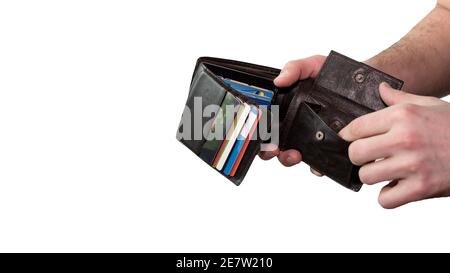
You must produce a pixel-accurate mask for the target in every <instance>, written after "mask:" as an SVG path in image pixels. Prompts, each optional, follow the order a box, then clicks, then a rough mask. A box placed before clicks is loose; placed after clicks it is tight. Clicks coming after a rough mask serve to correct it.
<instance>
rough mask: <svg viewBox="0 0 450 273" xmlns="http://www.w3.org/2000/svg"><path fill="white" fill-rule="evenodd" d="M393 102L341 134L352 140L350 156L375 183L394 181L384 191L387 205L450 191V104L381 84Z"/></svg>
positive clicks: (382, 92) (384, 94)
mask: <svg viewBox="0 0 450 273" xmlns="http://www.w3.org/2000/svg"><path fill="white" fill-rule="evenodd" d="M379 89H380V95H381V98H382V99H383V100H384V102H385V103H386V104H387V105H388V106H389V107H387V108H385V109H383V110H380V111H377V112H373V113H370V114H367V115H364V116H361V117H359V118H357V119H355V120H353V121H352V122H351V123H350V124H349V125H347V126H346V127H345V128H344V129H342V130H341V132H340V133H339V134H340V135H341V137H342V138H344V139H345V140H347V141H351V142H352V143H351V144H350V147H349V150H348V152H349V157H350V160H351V161H352V162H353V163H354V164H355V165H361V166H362V167H361V168H360V170H359V177H360V179H361V181H362V182H363V183H364V184H368V185H372V184H375V183H379V182H382V181H387V180H392V182H390V183H389V184H388V185H386V186H385V187H384V188H383V189H382V190H381V192H380V195H379V198H378V201H379V203H380V205H381V206H382V207H384V208H395V207H398V206H401V205H404V204H406V203H409V202H413V201H418V200H422V199H427V198H432V197H443V196H449V195H450V104H449V103H447V102H445V101H443V100H440V99H437V98H434V97H425V96H417V95H412V94H408V93H406V92H402V91H398V90H395V89H392V88H391V87H390V86H389V85H388V84H386V83H383V84H381V85H380V88H379Z"/></svg>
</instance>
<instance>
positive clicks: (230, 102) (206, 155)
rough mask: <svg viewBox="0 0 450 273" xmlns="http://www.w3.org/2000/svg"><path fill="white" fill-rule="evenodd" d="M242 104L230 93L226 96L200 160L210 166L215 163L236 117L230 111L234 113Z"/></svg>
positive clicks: (201, 151) (203, 147)
mask: <svg viewBox="0 0 450 273" xmlns="http://www.w3.org/2000/svg"><path fill="white" fill-rule="evenodd" d="M241 104H242V102H241V100H239V99H238V98H236V97H235V96H233V95H232V94H231V93H229V92H228V93H227V94H226V95H225V97H224V99H223V101H222V104H221V106H220V109H219V111H218V113H217V116H216V118H215V119H214V121H213V124H212V125H211V129H210V131H209V133H208V136H207V137H206V139H207V140H206V142H205V143H204V144H203V146H202V149H201V150H200V154H199V156H200V158H201V159H203V161H205V162H206V163H208V164H209V165H211V164H212V163H213V160H214V158H215V157H216V155H217V152H218V151H219V148H220V146H221V145H222V142H223V141H224V139H225V136H226V133H227V131H228V129H229V128H230V127H231V124H232V123H233V121H234V118H235V116H234V115H232V114H233V113H231V112H228V111H232V112H234V110H235V108H236V107H238V106H239V105H241ZM236 113H237V112H236ZM236 113H235V114H236Z"/></svg>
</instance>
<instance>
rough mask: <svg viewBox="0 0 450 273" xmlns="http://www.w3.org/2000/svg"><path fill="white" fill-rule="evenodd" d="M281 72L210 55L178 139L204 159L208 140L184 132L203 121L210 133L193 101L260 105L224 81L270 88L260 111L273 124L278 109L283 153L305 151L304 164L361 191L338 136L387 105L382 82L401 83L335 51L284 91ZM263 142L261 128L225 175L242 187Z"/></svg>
mask: <svg viewBox="0 0 450 273" xmlns="http://www.w3.org/2000/svg"><path fill="white" fill-rule="evenodd" d="M279 73H280V70H279V69H276V68H270V67H266V66H261V65H255V64H250V63H245V62H239V61H233V60H226V59H219V58H211V57H201V58H199V59H198V61H197V64H196V67H195V71H194V75H193V77H192V81H191V86H190V91H189V96H188V99H187V102H186V108H185V111H184V112H183V117H182V122H181V123H180V126H179V128H178V131H177V138H178V139H179V140H180V141H181V142H182V143H183V144H184V145H185V146H187V147H188V148H189V149H190V150H192V151H193V152H194V153H195V154H197V155H198V156H200V157H202V156H201V153H202V147H203V145H205V142H206V141H207V140H206V138H205V137H204V136H197V137H195V136H194V132H190V133H188V134H186V131H185V130H186V129H187V128H185V127H189V126H187V125H190V126H191V128H193V127H194V126H195V122H200V123H201V126H202V128H203V127H204V128H205V130H208V121H210V120H211V117H203V116H201V117H200V119H199V120H198V121H195V119H193V118H191V119H187V117H188V116H192V112H194V111H192V109H194V108H195V107H194V105H195V98H202V100H201V106H202V107H206V106H207V105H216V106H217V108H219V107H220V106H221V104H222V102H223V101H224V99H225V98H226V96H227V94H228V95H232V96H233V97H236V98H238V99H239V100H241V101H242V102H245V103H247V104H250V105H258V102H257V101H255V100H254V99H252V98H251V97H248V96H245V95H243V94H242V93H240V92H238V91H237V90H235V89H234V88H233V87H231V86H230V85H229V84H227V83H226V82H225V81H224V79H233V80H236V81H239V82H243V83H247V84H249V85H252V86H258V87H261V88H264V89H268V90H272V91H273V94H274V95H273V97H272V100H271V102H270V105H269V107H267V108H264V107H263V108H261V109H262V112H263V114H262V115H263V116H264V117H265V118H262V119H261V120H264V121H265V122H268V121H270V116H271V115H270V109H271V107H272V108H273V107H274V106H277V107H278V109H279V122H278V123H276V126H278V129H279V147H280V149H281V150H287V149H296V150H299V151H301V153H302V156H303V161H304V162H305V163H307V164H308V165H309V166H311V167H312V168H313V169H315V170H317V171H319V172H320V173H322V174H324V175H326V176H328V177H330V178H331V179H333V180H334V181H336V182H338V183H339V184H341V185H343V186H345V187H347V188H349V189H352V190H354V191H358V190H359V189H360V188H361V186H362V183H361V181H360V180H359V176H358V170H359V167H358V166H355V165H353V164H352V163H351V161H350V160H349V158H348V146H349V144H350V143H348V142H346V141H345V140H343V139H342V138H340V137H339V135H338V132H339V131H340V130H341V129H342V128H344V127H345V126H346V125H347V124H348V123H350V121H352V120H353V119H355V118H357V117H359V116H361V115H364V114H367V113H370V112H373V111H376V110H380V109H382V108H384V107H385V104H384V103H383V101H382V100H381V98H380V95H379V92H378V87H379V84H380V83H381V82H387V83H388V84H390V85H391V86H392V87H393V88H395V89H401V87H402V85H403V82H402V81H401V80H399V79H396V78H394V77H392V76H390V75H387V74H385V73H383V72H382V71H379V70H377V69H375V68H372V67H370V66H368V65H366V64H364V63H361V62H357V61H355V60H352V59H350V58H348V57H345V56H343V55H341V54H339V53H337V52H334V51H331V52H330V54H329V56H328V57H327V59H326V61H325V63H324V65H323V66H322V69H321V71H320V73H319V75H318V77H317V78H315V79H312V78H310V79H306V80H301V81H298V82H296V83H295V84H293V85H292V86H290V87H289V88H282V89H281V88H277V87H276V86H275V85H274V83H273V80H274V79H275V77H277V76H278V74H279ZM197 106H199V105H197ZM187 109H189V110H187ZM187 120H188V121H187ZM197 125H198V124H197ZM186 135H188V136H190V137H186ZM263 139H265V138H264V136H262V135H261V134H260V133H259V132H258V130H257V133H256V137H255V138H253V139H252V140H251V141H250V142H249V144H248V147H247V149H246V151H245V154H244V155H243V157H242V160H241V163H240V164H239V167H238V168H237V171H236V173H235V174H234V175H233V176H229V175H226V174H224V173H223V172H221V173H222V174H223V175H224V176H226V177H227V178H228V179H229V180H231V181H232V182H233V183H235V184H236V185H239V184H240V183H241V182H242V180H243V179H244V177H245V175H246V173H247V171H248V169H249V167H250V165H251V164H252V162H253V160H254V158H255V156H256V155H257V154H258V152H259V151H260V147H261V144H262V142H263ZM202 158H203V157H202ZM210 165H211V164H210Z"/></svg>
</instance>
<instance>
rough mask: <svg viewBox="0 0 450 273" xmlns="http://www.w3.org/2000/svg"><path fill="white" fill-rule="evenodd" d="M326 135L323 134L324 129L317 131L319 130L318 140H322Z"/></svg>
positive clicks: (317, 133)
mask: <svg viewBox="0 0 450 273" xmlns="http://www.w3.org/2000/svg"><path fill="white" fill-rule="evenodd" d="M324 136H325V135H324V134H323V132H322V131H317V132H316V139H317V140H319V141H321V140H322V139H323V137H324Z"/></svg>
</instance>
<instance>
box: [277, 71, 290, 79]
mask: <svg viewBox="0 0 450 273" xmlns="http://www.w3.org/2000/svg"><path fill="white" fill-rule="evenodd" d="M287 74H288V73H287V70H286V69H283V70H281V72H280V74H279V75H278V76H277V77H276V78H275V79H278V78H283V77H286V76H287Z"/></svg>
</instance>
